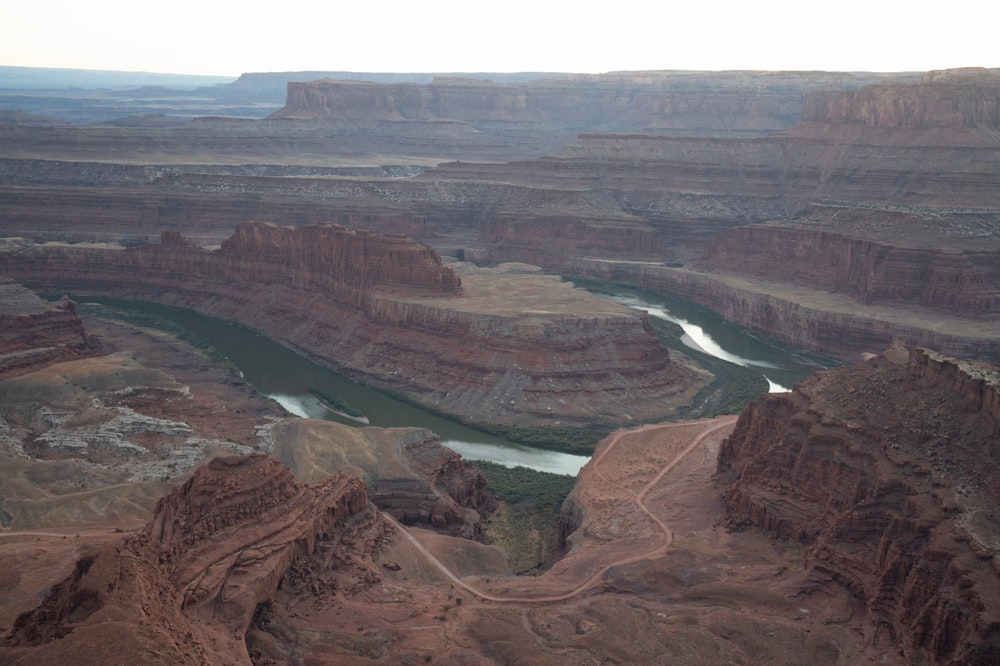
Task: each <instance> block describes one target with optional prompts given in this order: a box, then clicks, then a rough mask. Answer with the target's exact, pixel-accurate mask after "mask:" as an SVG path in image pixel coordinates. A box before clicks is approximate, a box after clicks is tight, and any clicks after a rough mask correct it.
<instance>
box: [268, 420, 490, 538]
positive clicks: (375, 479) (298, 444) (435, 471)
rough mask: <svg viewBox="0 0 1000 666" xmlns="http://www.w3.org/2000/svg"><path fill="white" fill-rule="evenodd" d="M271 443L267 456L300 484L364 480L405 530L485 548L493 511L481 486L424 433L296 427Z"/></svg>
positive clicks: (471, 469) (278, 428)
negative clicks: (337, 477)
mask: <svg viewBox="0 0 1000 666" xmlns="http://www.w3.org/2000/svg"><path fill="white" fill-rule="evenodd" d="M271 436H272V437H273V439H274V442H275V443H274V447H273V449H272V450H271V455H272V456H274V457H275V458H276V459H278V460H280V461H282V462H283V463H285V464H286V465H288V467H289V469H291V470H292V471H293V472H294V473H295V475H296V476H297V477H298V478H299V479H301V480H302V481H305V482H310V483H312V482H318V481H320V480H322V479H324V478H326V477H327V476H330V475H332V474H335V473H337V472H346V473H349V474H351V475H353V476H357V477H359V478H360V479H362V480H363V481H364V482H365V486H366V487H367V488H368V494H369V497H370V498H371V500H372V502H373V503H374V504H375V505H376V506H377V507H378V508H379V509H380V510H382V511H384V512H386V513H388V514H389V515H391V516H392V517H393V518H395V519H396V520H398V521H399V522H401V523H403V524H404V525H417V526H420V527H425V528H429V529H434V530H436V531H439V532H442V533H444V534H450V535H452V536H457V537H462V538H466V539H475V540H477V541H486V535H485V528H484V525H483V520H484V519H485V518H487V517H488V516H489V514H490V513H491V512H492V511H493V510H494V509H495V508H496V506H497V503H496V499H495V498H494V497H493V496H492V495H491V494H490V493H489V492H488V491H487V489H486V479H485V478H483V475H482V474H481V473H480V472H479V470H478V469H476V467H475V466H473V465H472V464H471V463H468V462H464V461H463V460H462V459H461V457H460V456H459V455H458V454H457V453H455V452H454V451H452V450H451V449H448V448H446V447H444V446H441V440H440V438H439V437H438V436H437V435H435V434H434V433H432V432H431V431H429V430H421V429H415V428H413V429H410V428H407V429H404V428H390V429H384V428H352V427H350V426H345V425H341V424H339V423H333V422H331V421H316V420H309V419H294V420H288V421H284V422H282V423H280V424H276V425H275V426H274V427H273V428H272V430H271Z"/></svg>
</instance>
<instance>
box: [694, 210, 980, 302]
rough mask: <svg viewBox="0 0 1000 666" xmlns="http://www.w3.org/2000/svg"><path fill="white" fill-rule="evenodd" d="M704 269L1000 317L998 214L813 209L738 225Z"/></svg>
mask: <svg viewBox="0 0 1000 666" xmlns="http://www.w3.org/2000/svg"><path fill="white" fill-rule="evenodd" d="M700 267H701V268H703V269H704V270H707V271H710V272H713V273H730V274H735V275H742V276H746V277H752V278H757V279H762V280H767V281H770V282H780V283H786V284H789V285H794V286H796V287H801V286H805V287H808V288H810V289H816V290H820V291H826V292H832V293H837V294H846V295H848V296H850V297H852V298H854V299H856V300H857V301H859V302H861V303H865V304H871V303H884V304H896V305H903V304H913V305H917V306H920V307H928V308H941V309H946V310H950V311H952V312H956V313H963V314H966V315H969V316H974V315H989V314H994V313H997V312H1000V214H996V213H993V214H989V213H980V214H976V213H966V214H955V213H953V214H942V213H937V214H930V213H923V214H921V213H919V212H909V213H906V212H899V211H889V210H871V209H864V208H849V207H814V208H813V209H812V211H811V214H810V215H808V216H806V217H804V218H801V219H798V220H796V221H795V222H794V223H771V224H754V225H747V226H743V227H738V228H734V229H731V230H729V231H728V232H726V233H725V234H721V235H720V236H719V237H718V238H717V239H715V240H713V241H711V242H710V243H709V244H708V245H707V246H706V248H705V252H704V254H703V255H702V260H701V262H700Z"/></svg>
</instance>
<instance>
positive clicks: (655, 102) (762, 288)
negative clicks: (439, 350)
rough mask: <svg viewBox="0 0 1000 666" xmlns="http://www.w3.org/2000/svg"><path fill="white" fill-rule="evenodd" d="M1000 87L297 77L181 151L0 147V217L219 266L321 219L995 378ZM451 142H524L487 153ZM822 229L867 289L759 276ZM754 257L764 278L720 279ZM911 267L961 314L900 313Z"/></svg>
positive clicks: (802, 340)
mask: <svg viewBox="0 0 1000 666" xmlns="http://www.w3.org/2000/svg"><path fill="white" fill-rule="evenodd" d="M998 80H1000V79H998V76H997V73H996V71H995V70H988V69H981V68H968V69H965V70H948V71H940V72H929V73H925V74H922V75H917V74H912V75H892V76H890V75H882V76H878V75H870V76H863V75H857V76H853V75H852V76H848V75H833V74H823V73H814V74H809V73H784V74H779V73H738V72H737V73H716V74H713V73H670V72H662V73H619V74H607V75H599V76H573V77H565V78H551V79H545V78H542V79H536V80H532V81H527V82H517V83H514V82H511V83H490V82H489V81H485V80H481V79H473V78H469V77H465V78H462V77H452V78H448V77H440V78H439V79H436V80H431V81H428V82H413V83H404V82H400V81H394V82H382V83H375V82H367V83H366V82H361V81H357V80H353V81H334V80H331V79H319V80H316V81H292V82H291V83H289V94H288V98H287V100H286V105H285V107H283V108H282V109H280V110H279V111H277V112H275V113H274V114H273V117H272V118H271V119H268V120H239V121H236V120H226V119H224V118H211V119H203V120H200V121H198V122H197V123H194V126H197V132H196V133H195V134H190V133H191V132H195V130H194V129H192V128H188V127H185V128H181V129H177V130H155V131H154V130H149V129H143V128H83V127H76V126H65V125H64V126H60V127H56V128H51V127H49V128H38V127H30V126H17V125H9V126H6V127H4V128H0V131H3V132H7V134H6V135H5V137H4V140H3V141H2V142H0V146H2V147H0V174H2V177H0V205H2V213H3V215H4V220H5V228H6V229H7V231H6V233H7V234H9V235H11V236H22V237H25V238H30V239H33V240H41V241H45V240H72V241H77V242H81V241H82V242H93V241H100V242H105V241H110V242H120V243H124V244H129V245H131V244H139V243H143V242H148V241H149V239H152V238H155V237H157V236H158V235H159V234H160V232H162V231H164V230H169V231H178V232H181V233H183V234H184V235H185V236H186V237H188V238H190V239H191V240H192V241H193V242H195V243H196V244H199V245H203V246H206V247H213V246H215V245H218V244H220V243H221V242H222V241H223V240H225V239H226V238H228V237H229V236H230V235H231V233H232V229H233V228H234V227H236V226H237V225H239V224H242V223H244V222H246V221H248V220H260V221H272V222H275V223H277V224H296V225H304V224H316V223H327V222H334V223H338V224H342V225H345V226H348V227H351V228H363V229H366V230H369V231H375V232H379V233H399V234H405V235H407V236H409V237H411V238H414V239H416V240H418V241H420V242H424V243H426V244H428V245H430V246H431V247H433V248H434V249H435V250H437V251H438V252H439V253H440V254H442V255H451V256H457V257H459V258H461V259H466V260H470V261H474V262H476V263H479V264H496V263H500V262H523V263H529V264H533V265H537V266H541V267H542V268H543V269H544V270H546V271H548V272H557V273H560V274H563V275H569V276H580V277H588V278H600V279H616V280H620V281H628V282H631V283H634V284H639V285H641V286H646V287H649V288H653V289H661V290H667V291H671V292H676V293H681V295H683V296H685V297H686V298H690V299H692V300H695V301H696V302H698V303H700V304H702V305H704V306H706V307H708V308H710V309H713V310H715V311H717V312H719V313H720V314H722V315H723V316H725V317H727V318H729V319H730V320H732V321H733V322H734V323H737V324H739V325H741V326H745V327H747V328H750V329H752V330H756V331H759V332H760V333H762V334H765V335H767V336H770V337H775V338H777V339H782V340H784V341H785V342H787V343H789V344H793V345H796V346H800V347H803V348H807V349H811V350H814V351H820V350H824V351H825V352H826V353H828V354H829V355H832V356H834V357H837V358H840V359H853V358H857V356H858V354H860V353H864V352H878V351H880V350H881V349H883V348H884V347H885V346H886V345H887V344H889V343H891V342H892V341H893V340H895V339H898V340H901V341H903V342H905V343H906V344H911V345H928V346H932V347H935V348H938V349H940V350H941V351H943V352H946V353H950V354H955V355H960V356H962V355H981V356H982V357H985V358H991V359H994V360H996V358H997V354H998V351H997V346H996V342H995V339H996V337H997V336H996V335H995V334H994V331H995V330H996V328H997V326H998V322H997V317H996V311H995V309H993V308H994V306H993V305H990V304H991V303H994V304H995V302H996V294H997V292H998V290H1000V287H998V286H997V277H996V273H995V271H993V270H992V269H991V268H990V267H991V266H994V265H995V264H996V263H997V253H998V252H1000V249H998V245H997V242H998V241H997V238H998V231H997V228H998V227H997V225H998V221H997V220H998V218H997V206H996V198H995V188H994V187H993V186H994V184H995V182H996V179H997V177H998V174H997V172H996V164H997V154H998V150H1000V148H998V144H997V141H998V133H997V128H998V120H997V117H996V104H997V99H998V96H1000V84H998ZM574 109H575V110H576V111H575V113H571V110H574ZM404 127H406V128H410V129H406V130H403V129H400V128H404ZM740 128H743V129H740ZM744 130H745V131H744ZM445 131H449V132H451V131H454V132H458V133H459V134H461V133H468V132H472V133H473V135H474V136H475V137H478V138H476V139H475V141H480V142H482V141H499V139H498V138H497V137H503V136H507V135H513V136H529V135H530V138H529V139H527V140H525V141H524V142H521V143H519V141H518V140H516V139H515V138H511V140H510V142H509V145H510V146H512V147H513V148H512V149H513V150H514V151H515V152H510V153H506V154H499V153H497V152H496V151H495V150H494V148H492V147H488V146H486V145H485V144H482V143H480V144H479V145H478V146H477V145H473V144H462V143H461V141H458V140H457V139H456V140H451V139H447V138H445V137H443V136H442V135H441V132H445ZM185 132H187V133H188V134H184V133H185ZM323 132H334V133H337V132H340V133H342V134H343V133H349V132H355V133H356V134H357V136H358V137H361V138H357V139H356V140H355V139H350V140H348V139H345V138H344V136H339V138H336V139H335V140H333V139H331V140H330V141H327V140H326V139H323V138H322V137H321V135H322V133H323ZM401 132H402V134H401ZM407 133H410V134H412V135H413V136H411V135H410V134H407ZM522 133H523V134H522ZM251 135H253V136H257V137H260V138H258V139H254V138H250V137H251ZM404 135H405V136H404ZM541 137H549V138H548V139H544V140H543V139H542V138H541ZM550 139H551V143H548V141H549V140H550ZM219 141H222V142H224V144H225V145H223V144H219V143H218V142H219ZM421 142H424V143H426V144H428V145H432V146H433V147H434V148H435V149H437V150H439V151H441V152H440V154H436V155H429V154H428V153H427V152H426V151H425V150H424V148H422V147H420V145H419V144H420V143H421ZM501 143H502V141H501ZM505 145H507V144H505ZM518 145H520V146H522V147H524V146H526V145H527V146H530V150H529V149H525V150H523V151H522V152H520V153H516V151H517V150H519V149H518V148H516V146H518ZM47 146H51V148H49V147H47ZM74 146H76V147H74ZM133 146H134V147H133ZM463 146H464V147H463ZM109 155H111V156H112V157H110V158H109V157H108V156H109ZM456 160H457V161H456ZM67 210H72V211H73V217H74V221H75V223H74V225H73V229H72V230H71V231H70V232H68V233H69V234H70V235H69V237H67V236H66V235H65V234H66V233H67V232H66V230H65V229H64V227H65V225H64V223H63V219H64V218H65V215H66V213H65V211H67ZM866 220H870V223H866ZM778 227H781V229H782V232H781V233H782V238H783V239H784V240H783V242H782V244H781V245H779V246H772V245H771V241H773V240H775V239H776V238H777V235H776V234H777V231H776V230H777V228H778ZM820 228H821V229H822V232H821V233H822V242H821V245H822V247H823V248H824V249H823V251H824V252H826V253H827V254H828V255H829V256H830V257H832V256H834V255H835V256H841V255H842V254H844V253H853V254H852V256H853V257H857V256H858V252H864V253H868V254H869V255H870V256H871V257H880V256H881V255H885V256H887V257H889V260H883V259H879V260H878V261H876V260H874V259H871V260H867V263H866V264H864V266H862V263H857V265H856V268H855V269H854V270H855V271H860V270H868V271H872V275H871V276H870V277H866V278H865V280H866V281H867V282H868V283H871V282H873V281H875V282H879V283H880V284H883V285H884V286H881V287H878V290H880V291H878V290H877V291H878V294H877V297H876V298H874V299H873V298H872V296H875V295H876V292H874V291H873V292H871V294H869V293H868V292H869V290H870V289H869V287H864V289H862V288H861V287H858V286H852V287H850V288H843V287H842V285H843V284H845V282H844V281H845V280H850V279H853V277H852V276H851V275H848V274H844V275H842V276H841V277H840V278H838V279H837V280H834V279H833V278H832V275H831V277H830V278H829V279H826V280H825V281H822V282H820V281H816V280H802V279H801V276H802V275H803V271H804V272H808V270H809V262H810V261H811V258H807V257H804V256H803V257H801V258H799V259H795V260H794V261H798V262H799V263H798V264H797V265H800V266H802V267H803V269H802V270H797V271H793V273H794V275H792V274H790V275H788V276H782V275H777V274H776V272H777V269H776V268H775V267H776V266H783V265H785V264H786V263H788V261H789V258H788V257H786V256H785V253H786V252H787V251H790V249H791V248H792V246H793V244H795V243H798V244H799V245H801V246H802V247H806V246H817V242H818V241H817V239H816V238H814V237H813V236H812V235H813V234H816V233H818V230H819V229H820ZM889 228H891V229H893V233H892V234H891V235H890V234H887V233H885V232H884V230H885V229H889ZM758 229H759V230H758ZM880 230H883V231H880ZM795 238H799V240H798V241H796V240H794V239H795ZM859 243H862V244H859ZM748 244H755V247H754V249H753V250H752V254H753V255H754V256H755V257H757V259H756V260H755V263H753V264H752V265H751V264H750V263H748V261H747V260H746V259H741V260H740V265H739V268H738V270H736V267H735V266H733V265H732V262H731V261H730V259H731V257H732V256H733V253H734V252H736V253H739V252H740V251H741V248H743V247H744V246H746V245H748ZM772 247H774V248H775V249H771V248H772ZM897 247H898V248H902V250H900V251H897V250H896V249H895V248H897ZM727 248H730V249H727ZM777 248H780V250H779V249H777ZM903 250H905V251H903ZM769 251H770V252H771V254H770V255H769V254H768V252H769ZM829 261H837V260H835V259H832V258H831V259H829ZM857 261H859V260H858V259H856V258H847V257H846V256H845V259H844V262H845V265H846V262H857ZM762 267H767V268H768V269H769V270H762ZM928 270H930V271H933V272H934V274H935V276H934V279H935V280H939V281H941V282H940V284H942V285H943V286H942V289H944V290H945V291H947V289H948V288H949V285H951V284H953V283H954V284H957V285H960V288H961V289H963V290H968V289H970V288H972V285H976V286H975V287H974V288H975V290H976V292H977V294H976V295H974V296H972V295H970V296H968V297H963V298H966V300H963V301H962V302H954V303H944V304H943V303H942V301H941V296H940V295H938V296H934V297H932V298H930V299H926V298H916V297H914V296H913V292H914V290H919V289H921V288H922V287H921V284H922V281H923V280H924V273H925V272H926V271H928ZM901 281H902V282H905V284H902V283H900V282H901ZM896 283H900V284H896ZM961 285H965V286H961ZM980 305H984V306H986V307H985V309H982V308H980ZM769 312H777V313H779V315H778V316H777V317H772V316H769V314H768V313H769Z"/></svg>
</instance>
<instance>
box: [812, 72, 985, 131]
mask: <svg viewBox="0 0 1000 666" xmlns="http://www.w3.org/2000/svg"><path fill="white" fill-rule="evenodd" d="M996 74H997V70H988V69H985V68H979V67H968V68H965V69H956V70H946V71H941V72H929V73H928V74H926V75H924V77H923V78H922V79H921V81H920V83H919V84H918V85H899V84H885V85H871V86H866V87H864V88H862V89H860V90H850V91H840V92H823V93H812V94H810V95H809V96H808V97H807V98H806V100H805V104H804V105H803V110H802V121H803V122H817V123H829V124H833V125H865V126H868V127H881V128H891V129H931V128H940V127H950V128H986V129H994V130H996V129H1000V81H998V79H997V77H996Z"/></svg>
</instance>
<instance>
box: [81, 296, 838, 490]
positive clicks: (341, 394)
mask: <svg viewBox="0 0 1000 666" xmlns="http://www.w3.org/2000/svg"><path fill="white" fill-rule="evenodd" d="M585 286H587V288H589V289H591V290H592V291H594V292H595V293H599V294H601V295H603V296H606V297H610V298H613V299H615V300H617V301H618V302H621V303H623V304H626V305H629V306H630V307H638V308H641V309H645V310H647V311H648V312H650V316H651V317H654V318H659V319H661V320H664V321H669V322H670V324H668V326H670V327H671V328H670V329H669V330H670V331H673V332H674V333H673V334H675V335H676V336H677V338H678V340H674V341H673V342H674V343H678V342H682V343H683V344H685V345H687V346H688V347H690V349H691V350H692V354H693V355H698V354H702V353H703V352H704V353H706V354H707V356H704V357H703V358H704V359H705V360H710V361H711V362H715V363H720V361H719V360H716V359H724V361H725V362H724V363H723V365H722V366H719V367H721V368H722V369H723V370H725V368H726V367H729V366H730V364H731V363H732V364H735V365H733V366H732V367H733V368H737V369H738V370H739V371H740V372H743V373H744V375H740V376H745V369H746V368H748V367H749V368H752V369H753V370H755V371H758V372H759V373H760V374H761V375H765V376H766V377H767V382H769V384H765V383H764V382H760V384H759V385H754V387H751V388H750V389H748V391H747V392H746V396H748V398H747V399H752V398H753V397H755V396H756V395H759V393H760V392H761V391H763V390H768V389H767V386H768V385H770V387H771V388H770V390H781V389H783V388H784V387H785V386H791V384H793V383H794V382H796V381H799V380H801V379H802V378H804V377H806V376H808V375H809V374H810V373H811V372H813V371H814V370H816V369H817V368H818V367H820V366H819V365H818V364H817V363H816V362H814V361H812V360H809V359H806V358H804V357H802V356H800V355H799V354H797V353H795V352H794V351H789V350H783V349H780V348H779V347H776V346H772V345H768V344H766V343H764V342H762V341H760V340H758V339H757V338H754V337H753V336H750V335H748V334H747V333H746V332H744V331H742V330H740V329H739V328H737V327H735V326H732V325H730V324H727V323H726V322H724V321H723V320H722V319H721V318H719V317H717V316H716V315H714V314H713V313H711V312H709V311H707V310H704V309H703V308H698V306H695V305H693V304H690V303H687V302H686V301H683V300H681V299H674V298H671V297H670V296H668V295H664V294H655V293H652V292H644V291H642V290H636V289H630V288H628V287H619V286H618V285H597V286H595V285H593V284H588V285H585ZM78 300H79V301H80V302H81V311H82V312H86V311H87V310H88V309H90V310H93V309H97V310H101V311H115V312H118V313H121V315H120V316H124V317H132V318H140V319H142V320H144V322H145V323H146V325H153V326H157V325H159V326H161V327H169V328H171V329H173V331H174V332H176V333H178V334H180V335H181V336H182V337H186V338H188V339H192V340H194V341H196V342H197V343H198V344H200V345H201V346H203V347H206V348H209V349H211V350H212V353H213V354H215V355H218V356H219V357H220V358H219V360H222V359H223V358H224V359H225V361H227V362H228V363H230V364H232V365H233V366H234V367H235V368H237V369H238V370H239V372H240V373H241V375H242V376H243V377H244V379H246V381H247V382H249V383H250V384H251V385H252V386H254V387H255V388H256V389H257V390H258V391H260V392H261V393H262V394H264V395H266V396H268V397H270V398H272V399H273V400H275V401H276V402H278V403H279V404H281V405H282V406H283V407H284V408H285V409H286V410H287V411H288V412H290V413H292V414H295V415H297V416H301V417H304V418H319V419H328V420H333V421H338V422H341V423H344V424H347V425H352V426H359V425H362V424H365V423H366V422H367V423H370V424H371V425H374V426H380V427H383V428H392V427H421V428H427V429H429V430H432V431H434V432H435V433H437V434H438V435H439V436H440V437H441V440H442V442H443V443H444V444H445V445H446V446H448V447H450V448H452V449H453V450H455V451H456V452H458V453H459V454H461V455H462V456H463V457H465V458H469V459H473V460H489V461H492V462H496V463H499V464H501V465H505V466H510V467H513V466H524V467H529V468H531V469H536V470H539V471H544V472H552V473H556V474H568V475H576V473H577V472H578V471H579V469H580V467H582V466H583V465H584V464H585V463H586V461H587V460H588V459H589V458H588V456H582V455H572V454H568V453H562V452H558V451H551V450H544V449H540V448H534V447H528V446H523V445H520V444H517V443H515V442H512V441H509V440H506V439H504V438H502V437H498V436H495V435H491V434H489V433H485V432H482V431H479V430H476V429H473V428H470V427H467V426H465V425H462V424H459V423H456V422H455V421H452V420H449V419H447V418H444V417H442V416H440V415H437V414H434V413H431V412H428V411H425V410H422V409H420V408H418V407H416V406H414V405H412V404H409V403H406V402H403V401H400V400H397V399H395V398H393V397H391V396H389V395H386V394H384V393H382V392H380V391H377V390H375V389H372V388H370V387H367V386H364V385H362V384H359V383H357V382H354V381H352V380H350V379H348V378H346V377H344V376H343V375H340V374H338V373H336V372H334V371H333V370H330V369H328V368H325V367H323V366H320V365H317V364H315V363H312V362H311V361H309V360H307V359H306V358H304V357H303V356H300V355H299V354H297V353H295V352H293V351H291V350H290V349H288V348H286V347H283V346H282V345H280V344H278V343H276V342H274V341H273V340H271V339H269V338H267V337H265V336H263V335H261V334H259V333H257V332H255V331H253V330H251V329H249V328H247V327H245V326H241V325H239V324H235V323H231V322H226V321H222V320H219V319H215V318H212V317H208V316H205V315H202V314H199V313H197V312H194V311H192V310H187V309H182V308H175V307H169V306H164V305H157V304H153V303H147V302H137V301H122V300H117V299H108V298H93V297H83V298H79V299H78ZM698 350H700V351H698ZM716 374H719V372H718V370H716ZM721 381H722V383H726V382H732V379H731V378H729V377H726V378H724V379H723V380H721ZM695 415H700V414H695ZM704 415H709V414H704Z"/></svg>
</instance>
